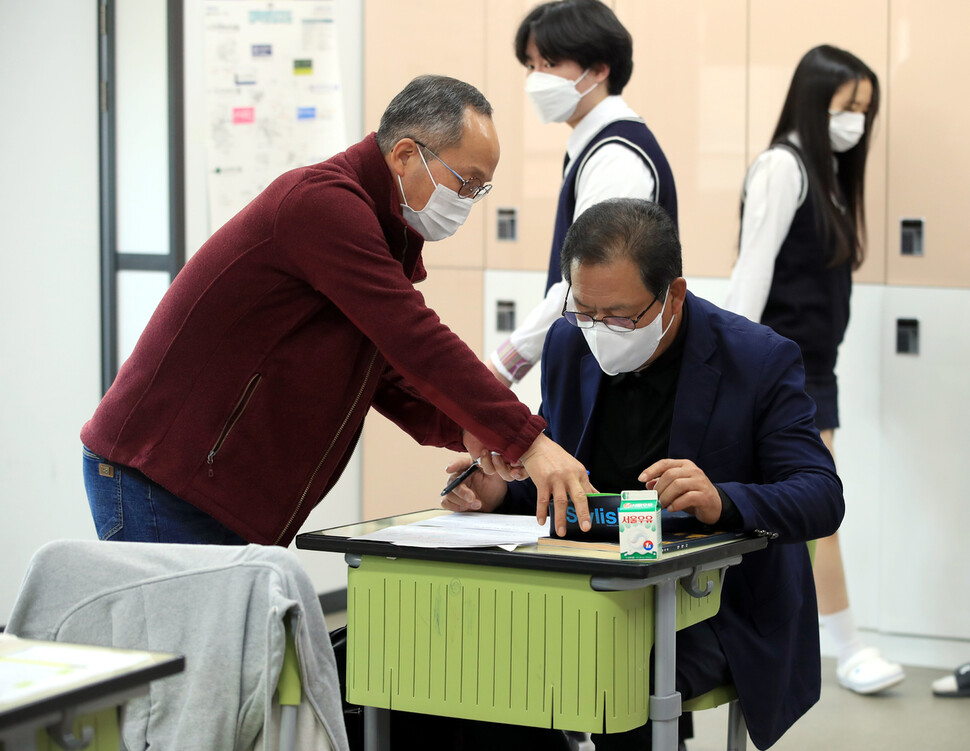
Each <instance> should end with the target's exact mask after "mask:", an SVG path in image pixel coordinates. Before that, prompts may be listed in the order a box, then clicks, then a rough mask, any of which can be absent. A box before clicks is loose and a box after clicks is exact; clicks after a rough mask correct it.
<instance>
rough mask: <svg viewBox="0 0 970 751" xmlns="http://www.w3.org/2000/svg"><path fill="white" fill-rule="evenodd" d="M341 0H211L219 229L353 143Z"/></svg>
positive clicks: (213, 189) (212, 193)
mask: <svg viewBox="0 0 970 751" xmlns="http://www.w3.org/2000/svg"><path fill="white" fill-rule="evenodd" d="M335 5H336V0H275V1H274V2H263V1H261V0H206V2H205V43H204V47H205V80H206V85H205V95H206V114H207V120H206V122H207V127H208V132H207V134H206V142H207V143H206V146H207V148H206V154H207V160H208V180H207V190H208V207H209V212H208V216H209V232H210V233H211V232H214V231H215V230H217V229H218V228H219V227H221V226H222V225H223V224H225V223H226V221H228V220H229V219H230V218H231V217H232V216H233V215H234V214H235V213H236V212H238V211H239V210H240V209H241V208H243V207H244V206H245V205H246V204H247V203H249V201H251V200H252V199H253V198H254V197H255V196H256V195H257V194H258V193H259V192H260V191H261V190H263V189H264V188H265V187H266V186H267V185H269V183H270V182H272V181H273V180H274V179H275V178H276V177H278V176H279V175H281V174H282V173H283V172H285V171H287V170H289V169H293V168H295V167H301V166H305V165H307V164H314V163H316V162H319V161H322V160H324V159H327V158H328V157H330V156H332V155H333V154H335V153H336V152H338V151H340V150H342V149H344V148H345V147H346V133H345V126H344V123H345V120H344V112H343V96H342V91H341V80H340V61H339V57H338V48H337V22H336V15H335V14H336V8H335Z"/></svg>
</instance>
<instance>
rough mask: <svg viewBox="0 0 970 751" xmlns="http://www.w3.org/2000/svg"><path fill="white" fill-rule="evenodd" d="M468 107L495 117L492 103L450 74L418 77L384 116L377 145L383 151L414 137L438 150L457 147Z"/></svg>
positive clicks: (383, 152)
mask: <svg viewBox="0 0 970 751" xmlns="http://www.w3.org/2000/svg"><path fill="white" fill-rule="evenodd" d="M468 107H471V108H472V109H473V110H475V111H476V112H478V113H479V114H482V115H486V116H488V117H491V116H492V105H491V104H489V103H488V100H487V99H486V98H485V97H484V95H483V94H482V92H480V91H479V90H478V89H476V88H475V87H474V86H472V85H471V84H467V83H465V82H464V81H459V80H458V79H456V78H448V77H447V76H431V75H428V76H418V77H417V78H415V79H414V80H413V81H411V83H409V84H408V85H407V86H405V87H404V90H403V91H401V93H400V94H398V95H397V96H396V97H394V98H393V99H392V100H391V103H390V104H389V105H387V109H386V110H384V114H383V115H381V124H380V126H379V127H378V128H377V145H378V147H380V150H381V153H382V154H387V153H388V152H389V151H390V150H391V149H392V148H393V147H394V144H396V143H397V142H398V141H400V140H401V139H402V138H414V139H415V140H418V141H421V143H423V144H424V145H425V146H427V147H428V148H429V149H431V150H432V151H435V152H437V151H442V150H444V149H447V148H449V147H451V146H455V145H457V144H458V143H459V142H460V141H461V138H462V136H463V135H464V132H465V110H466V109H467V108H468Z"/></svg>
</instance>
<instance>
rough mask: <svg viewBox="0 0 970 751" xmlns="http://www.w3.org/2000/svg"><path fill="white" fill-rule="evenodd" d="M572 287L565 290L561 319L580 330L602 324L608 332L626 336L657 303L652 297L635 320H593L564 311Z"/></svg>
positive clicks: (612, 318) (584, 314)
mask: <svg viewBox="0 0 970 751" xmlns="http://www.w3.org/2000/svg"><path fill="white" fill-rule="evenodd" d="M572 288H573V285H572V284H570V285H569V287H568V288H567V289H566V299H565V300H563V303H562V317H563V318H565V319H566V320H567V321H568V322H569V323H571V324H572V325H573V326H576V327H578V328H581V329H591V328H593V324H594V323H602V324H603V325H604V326H606V328H608V329H609V330H610V331H616V332H617V333H619V334H626V333H628V332H630V331H633V330H634V329H635V328H636V327H637V323H639V322H640V319H641V318H643V317H644V316H645V315H646V314H647V311H648V310H650V308H652V307H653V304H654V303H655V302H657V296H656V295H654V296H653V301H652V302H651V303H650V304H649V305H648V306H647V307H645V308H644V309H643V312H642V313H640V315H638V316H637V317H636V318H627V317H625V316H603V318H593V316H591V315H586V313H577V312H576V311H575V310H566V305H567V304H568V303H569V292H570V291H571V290H572Z"/></svg>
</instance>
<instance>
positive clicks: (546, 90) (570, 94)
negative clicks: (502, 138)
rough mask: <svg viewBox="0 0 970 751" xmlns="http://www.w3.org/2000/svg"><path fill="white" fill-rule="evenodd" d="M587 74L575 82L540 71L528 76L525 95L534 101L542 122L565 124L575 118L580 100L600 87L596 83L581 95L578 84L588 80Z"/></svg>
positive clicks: (533, 104)
mask: <svg viewBox="0 0 970 751" xmlns="http://www.w3.org/2000/svg"><path fill="white" fill-rule="evenodd" d="M587 73H589V71H588V70H587V71H586V72H585V73H583V75H581V76H580V77H579V78H577V79H576V80H575V81H570V80H569V79H568V78H562V77H560V76H554V75H552V73H541V72H540V71H534V72H532V73H530V74H529V75H528V76H526V78H525V93H526V94H528V95H529V99H530V100H532V106H533V107H535V111H536V113H537V114H538V115H539V119H540V120H542V122H544V123H564V122H566V121H567V120H568V119H569V118H571V117H572V116H573V113H574V112H575V111H576V107H577V106H578V105H579V100H580V99H582V98H583V97H584V96H586V95H587V94H588V93H589V92H590V91H592V90H593V89H595V88H596V87H597V86H599V83H594V84H593V85H592V86H591V87H590V88H589V89H588V90H587V91H584V92H583V93H582V94H580V93H579V91H578V90H577V89H576V84H577V83H579V82H580V81H582V80H583V79H584V78H586V74H587Z"/></svg>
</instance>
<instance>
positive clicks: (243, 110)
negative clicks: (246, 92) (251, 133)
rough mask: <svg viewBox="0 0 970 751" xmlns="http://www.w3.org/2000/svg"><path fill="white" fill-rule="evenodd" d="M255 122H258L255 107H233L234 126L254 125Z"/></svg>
mask: <svg viewBox="0 0 970 751" xmlns="http://www.w3.org/2000/svg"><path fill="white" fill-rule="evenodd" d="M254 122H256V108H255V107H233V108H232V124H233V125H246V124H248V123H254Z"/></svg>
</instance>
